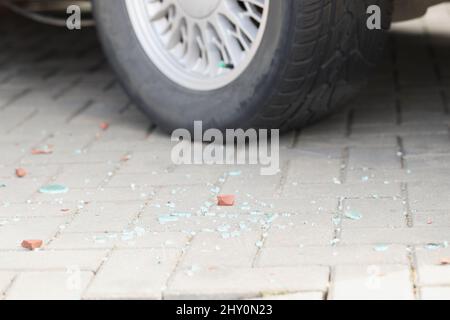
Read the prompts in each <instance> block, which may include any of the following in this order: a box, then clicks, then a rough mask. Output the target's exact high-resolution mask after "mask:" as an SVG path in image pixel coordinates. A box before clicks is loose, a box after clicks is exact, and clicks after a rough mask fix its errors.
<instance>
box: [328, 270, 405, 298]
mask: <svg viewBox="0 0 450 320" xmlns="http://www.w3.org/2000/svg"><path fill="white" fill-rule="evenodd" d="M333 280H334V281H333V282H334V283H333V285H332V289H331V296H330V298H331V299H338V300H347V299H352V300H353V299H357V300H365V299H369V300H372V299H376V300H379V299H381V300H385V299H402V300H403V299H405V300H409V299H414V293H413V285H412V282H411V278H410V271H409V268H408V266H386V265H369V266H337V267H336V269H335V274H334V279H333Z"/></svg>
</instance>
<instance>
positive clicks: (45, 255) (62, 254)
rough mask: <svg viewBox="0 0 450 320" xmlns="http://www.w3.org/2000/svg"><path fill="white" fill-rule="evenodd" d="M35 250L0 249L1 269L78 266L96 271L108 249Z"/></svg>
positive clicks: (49, 268)
mask: <svg viewBox="0 0 450 320" xmlns="http://www.w3.org/2000/svg"><path fill="white" fill-rule="evenodd" d="M90 249H91V250H65V249H64V250H47V249H45V250H35V251H25V250H18V251H5V250H2V251H0V259H1V261H2V263H1V265H0V270H18V271H43V270H61V269H63V270H64V269H66V268H68V267H70V266H78V267H79V268H80V269H81V270H86V271H95V270H96V269H97V268H98V267H99V266H100V264H101V263H102V261H103V259H104V258H105V257H106V255H107V251H106V250H93V248H90Z"/></svg>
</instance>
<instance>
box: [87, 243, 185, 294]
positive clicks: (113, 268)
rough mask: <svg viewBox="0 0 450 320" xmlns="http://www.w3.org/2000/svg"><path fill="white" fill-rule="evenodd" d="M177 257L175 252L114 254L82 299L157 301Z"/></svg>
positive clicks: (139, 251)
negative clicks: (139, 299)
mask: <svg viewBox="0 0 450 320" xmlns="http://www.w3.org/2000/svg"><path fill="white" fill-rule="evenodd" d="M179 255H180V250H178V249H147V250H117V251H114V252H113V253H112V254H111V256H110V257H109V258H108V260H107V261H106V262H105V264H104V265H103V267H102V268H101V269H100V271H99V272H98V274H97V275H96V277H95V279H94V281H93V282H92V284H91V285H90V286H89V288H88V290H87V291H86V293H85V298H88V299H95V298H100V299H101V298H107V299H113V298H136V299H138V298H141V299H142V298H144V299H161V293H162V291H163V290H164V289H165V287H166V282H167V280H168V278H169V276H170V274H171V272H172V270H173V269H174V267H175V265H176V263H177V260H178V258H179Z"/></svg>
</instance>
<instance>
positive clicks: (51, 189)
mask: <svg viewBox="0 0 450 320" xmlns="http://www.w3.org/2000/svg"><path fill="white" fill-rule="evenodd" d="M39 192H40V193H45V194H61V193H67V192H69V188H67V187H66V186H63V185H60V184H50V185H47V186H44V187H42V188H40V189H39Z"/></svg>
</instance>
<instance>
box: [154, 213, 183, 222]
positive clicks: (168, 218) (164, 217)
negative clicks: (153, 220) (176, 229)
mask: <svg viewBox="0 0 450 320" xmlns="http://www.w3.org/2000/svg"><path fill="white" fill-rule="evenodd" d="M158 221H159V223H160V224H166V223H169V222H176V221H178V217H176V216H172V215H170V214H166V215H162V216H160V217H159V218H158Z"/></svg>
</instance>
